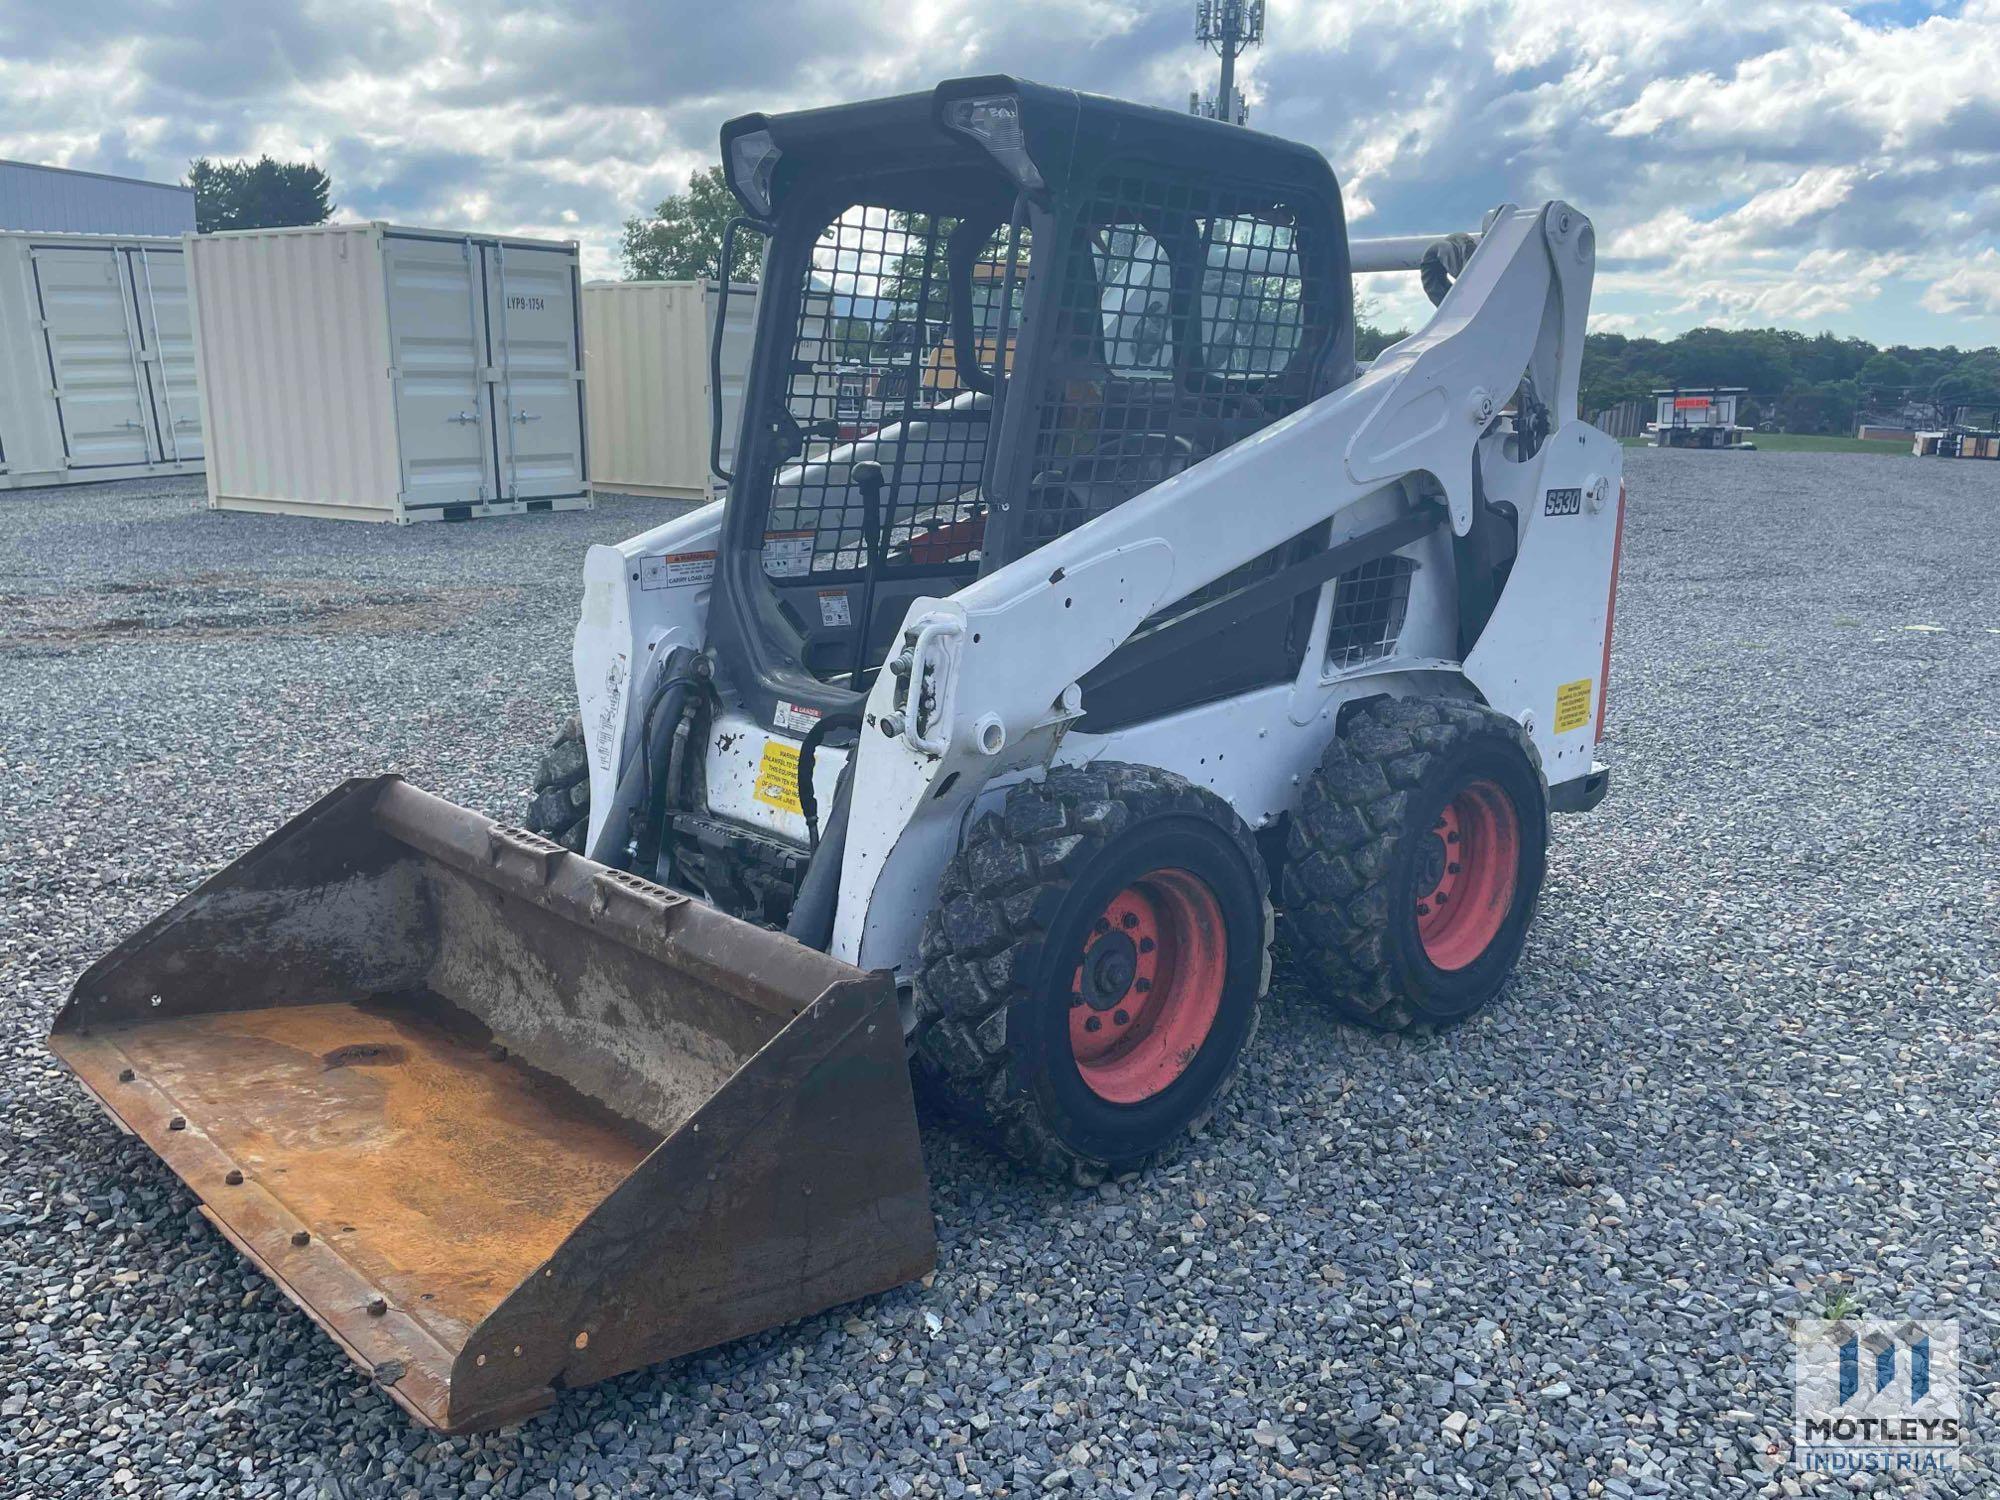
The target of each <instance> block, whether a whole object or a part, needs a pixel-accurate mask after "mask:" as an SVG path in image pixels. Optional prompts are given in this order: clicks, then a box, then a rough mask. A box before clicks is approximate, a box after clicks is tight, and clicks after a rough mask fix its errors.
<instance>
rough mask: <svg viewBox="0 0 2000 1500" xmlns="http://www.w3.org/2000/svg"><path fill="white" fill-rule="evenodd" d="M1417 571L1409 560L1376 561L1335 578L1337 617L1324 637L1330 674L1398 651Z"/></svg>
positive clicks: (1392, 558) (1328, 627)
mask: <svg viewBox="0 0 2000 1500" xmlns="http://www.w3.org/2000/svg"><path fill="white" fill-rule="evenodd" d="M1416 571H1417V565H1416V563H1414V562H1412V561H1411V560H1410V559H1409V558H1407V557H1395V556H1391V557H1378V558H1376V559H1375V560H1374V561H1373V562H1365V563H1363V564H1362V565H1361V566H1360V567H1358V568H1349V569H1348V570H1347V571H1346V572H1345V573H1342V574H1341V575H1340V576H1339V577H1338V578H1336V579H1335V580H1334V590H1333V618H1332V620H1331V621H1330V622H1329V623H1328V626H1327V633H1326V664H1327V667H1328V669H1329V670H1334V671H1337V670H1340V669H1341V668H1344V667H1353V666H1359V665H1360V664H1361V663H1363V662H1370V661H1377V660H1379V659H1380V658H1382V657H1385V656H1389V655H1391V654H1393V653H1394V651H1395V649H1396V642H1397V639H1398V638H1399V637H1400V636H1401V635H1402V633H1403V621H1404V619H1405V618H1406V617H1407V616H1408V614H1409V610H1410V575H1411V574H1413V573H1415V572H1416Z"/></svg>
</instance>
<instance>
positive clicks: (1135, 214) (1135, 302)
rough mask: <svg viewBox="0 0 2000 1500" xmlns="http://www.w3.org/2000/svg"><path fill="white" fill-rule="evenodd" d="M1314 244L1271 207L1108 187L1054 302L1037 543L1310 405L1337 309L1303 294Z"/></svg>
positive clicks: (1085, 221) (1071, 250) (1085, 215)
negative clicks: (1307, 258)
mask: <svg viewBox="0 0 2000 1500" xmlns="http://www.w3.org/2000/svg"><path fill="white" fill-rule="evenodd" d="M1316 250H1317V247H1315V246H1313V245H1312V244H1311V243H1310V240H1309V237H1308V235H1307V234H1306V232H1305V230H1304V228H1303V227H1302V226H1301V224H1300V223H1299V220H1298V218H1297V216H1296V215H1295V214H1294V213H1293V211H1292V210H1291V209H1289V208H1288V207H1287V206H1285V205H1284V204H1282V203H1278V202H1274V201H1272V200H1271V199H1269V198H1268V197H1257V196H1255V195H1247V194H1244V193H1242V192H1239V191H1235V190H1227V189H1221V188H1218V187H1215V186H1213V185H1204V184H1194V183H1188V182H1180V181H1175V180H1174V179H1172V178H1163V177H1158V176H1144V177H1138V176H1123V175H1113V176H1110V177H1107V178H1106V179H1105V180H1104V181H1103V182H1101V183H1100V184H1099V186H1098V190H1097V192H1096V193H1095V194H1094V195H1093V197H1092V199H1091V201H1090V202H1089V203H1088V204H1087V205H1086V206H1085V208H1084V210H1083V212H1082V213H1081V215H1080V216H1079V217H1078V218H1077V220H1076V221H1075V223H1074V228H1073V230H1072V232H1071V233H1070V235H1069V237H1068V244H1067V245H1066V247H1065V252H1064V260H1063V264H1062V266H1061V268H1060V269H1061V275H1060V280H1059V282H1058V284H1057V287H1056V289H1055V306H1054V316H1055V319H1056V331H1055V336H1054V340H1053V346H1052V350H1051V355H1050V358H1049V361H1048V364H1047V366H1046V367H1045V374H1044V383H1043V389H1042V391H1041V393H1040V394H1041V401H1040V416H1039V421H1038V423H1037V428H1036V433H1035V451H1034V465H1033V470H1032V477H1031V478H1030V480H1029V485H1028V495H1027V514H1026V517H1025V521H1026V528H1025V529H1026V532H1027V536H1026V539H1025V540H1026V544H1027V545H1029V546H1034V545H1039V544H1040V543H1043V542H1047V541H1051V540H1053V539H1054V538H1056V537H1058V536H1061V535H1062V534H1063V533H1065V532H1067V531H1071V530H1073V529H1074V528H1076V527H1077V526H1080V525H1082V524H1083V523H1084V522H1085V521H1088V520H1091V519H1094V518H1095V517H1097V516H1100V515H1102V514H1104V513H1105V512H1106V511H1108V510H1110V509H1111V508H1112V507H1113V506H1116V505H1120V504H1122V503H1123V502H1125V501H1126V500H1129V499H1131V498H1132V497H1133V496H1134V495H1136V494H1139V493H1141V492H1142V491H1144V490H1147V489H1150V488H1151V487H1152V486H1153V485H1155V484H1158V483H1159V482H1160V481H1162V480H1164V479H1167V478H1169V477H1171V476H1172V475H1174V474H1178V473H1179V472H1180V471H1181V470H1183V469H1185V468H1187V467H1189V466H1190V465H1192V464H1194V463H1197V462H1199V461H1200V460H1202V459H1204V458H1206V457H1208V456H1209V455H1210V454H1212V453H1216V452H1219V451H1220V450H1222V449H1223V448H1226V447H1228V446H1229V445H1230V444H1232V443H1235V442H1239V441H1241V440H1242V439H1243V438H1245V437H1248V436H1249V435H1250V434H1251V433H1253V432H1256V431H1257V430H1258V429H1260V428H1262V427H1266V426H1268V425H1269V424H1270V423H1272V422H1274V421H1276V420H1277V419H1278V418H1279V417H1282V416H1285V415H1286V414H1288V413H1290V412H1293V411H1296V410H1297V409H1298V408H1299V407H1301V406H1303V405H1304V404H1305V403H1306V402H1307V401H1309V400H1310V399H1312V397H1313V395H1314V394H1315V391H1314V388H1313V382H1314V378H1315V366H1316V364H1317V362H1318V358H1319V355H1320V354H1321V352H1322V351H1323V350H1324V348H1325V347H1326V343H1327V340H1328V337H1329V335H1330V333H1331V332H1332V327H1331V319H1332V318H1333V316H1334V310H1333V308H1331V307H1330V306H1328V305H1327V302H1328V299H1327V298H1325V297H1324V296H1316V295H1309V294H1308V285H1309V279H1308V276H1307V273H1306V268H1305V266H1304V265H1303V264H1302V257H1305V256H1309V255H1311V254H1313V253H1315V252H1316Z"/></svg>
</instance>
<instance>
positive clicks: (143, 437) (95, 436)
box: [29, 246, 156, 469]
mask: <svg viewBox="0 0 2000 1500" xmlns="http://www.w3.org/2000/svg"><path fill="white" fill-rule="evenodd" d="M29 254H30V255H31V257H32V264H33V268H34V282H35V296H36V299H37V300H38V301H39V303H40V305H41V316H42V335H43V347H44V349H45V351H46V353H47V356H48V362H49V384H50V386H51V387H52V388H53V389H54V391H55V397H56V420H57V422H58V423H59V424H60V426H61V428H62V440H63V456H64V458H65V459H66V460H67V461H68V467H69V468H71V469H108V468H116V467H119V466H121V465H127V464H146V463H151V462H152V461H153V458H154V454H155V451H156V450H155V448H154V446H153V441H152V425H153V424H152V417H151V406H152V402H151V400H150V398H149V397H148V396H147V394H146V377H145V369H144V362H143V360H142V358H141V353H140V346H139V329H138V324H137V320H136V318H135V315H134V314H135V309H134V306H133V302H132V289H131V286H130V284H129V283H128V281H127V280H126V277H125V269H124V257H123V256H121V255H120V254H119V253H118V252H117V251H116V250H112V249H108V248H98V247H95V246H93V247H90V248H82V247H76V246H62V247H56V246H39V247H37V248H35V249H33V250H31V251H30V252H29Z"/></svg>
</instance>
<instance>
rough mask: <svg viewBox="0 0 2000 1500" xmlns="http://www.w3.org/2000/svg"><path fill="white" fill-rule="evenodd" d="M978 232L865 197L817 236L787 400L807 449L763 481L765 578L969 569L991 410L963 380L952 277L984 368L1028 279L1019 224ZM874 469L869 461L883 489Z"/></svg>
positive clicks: (990, 365) (1007, 357)
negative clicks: (767, 489)
mask: <svg viewBox="0 0 2000 1500" xmlns="http://www.w3.org/2000/svg"><path fill="white" fill-rule="evenodd" d="M978 233H979V227H978V226H970V225H966V224H964V223H963V221H961V220H959V219H957V218H953V217H948V216H943V215H932V214H925V213H918V212H911V211H908V210H904V209H891V208H885V207H881V206H879V205H874V204H856V205H854V206H852V207H850V208H848V209H846V210H845V211H843V212H842V213H841V214H839V215H838V216H837V217H835V218H834V220H833V221H832V222H831V223H829V224H828V225H827V226H826V228H825V229H824V230H823V231H822V232H821V235H820V239H819V243H818V245H817V246H816V247H815V249H814V252H813V255H812V259H811V262H810V264H809V266H808V268H807V270H806V274H805V284H804V286H803V287H802V288H801V295H800V299H799V311H798V320H797V326H796V330H795V337H794V340H793V354H792V366H791V371H792V373H791V381H790V387H789V392H788V399H787V406H788V408H789V411H790V415H791V417H792V419H793V421H794V422H796V423H797V425H798V427H799V429H800V440H801V445H802V446H801V449H800V451H799V452H798V454H797V456H796V457H795V458H794V459H793V461H792V462H791V463H790V464H788V465H787V466H786V468H785V469H784V470H783V471H782V472H781V473H780V474H779V475H778V477H777V479H776V481H775V482H774V483H773V485H772V491H771V504H770V510H769V513H768V518H767V520H766V522H765V536H764V553H763V561H764V571H765V573H766V574H767V575H768V576H769V577H771V578H773V579H775V580H779V581H783V580H786V579H792V578H808V577H819V576H821V575H841V574H848V573H857V572H860V571H863V570H866V569H870V568H871V567H872V568H875V569H880V570H886V571H891V572H912V573H914V572H923V571H938V572H945V573H964V574H968V575H969V574H970V573H972V572H974V571H976V570H977V568H978V564H979V558H980V555H981V548H982V546H983V543H984V535H985V502H984V500H983V498H982V496H981V493H980V478H981V475H982V474H983V472H984V470H985V466H986V445H987V440H988V436H989V429H990V425H991V417H992V403H991V401H990V399H989V398H988V397H987V396H986V395H985V394H983V393H980V392H976V391H974V390H972V389H971V388H970V387H969V386H968V384H967V382H966V379H965V378H964V376H963V375H962V374H961V371H960V367H959V360H960V354H961V352H960V351H959V350H957V349H956V348H955V346H954V343H953V339H952V334H951V330H952V287H953V275H954V271H956V273H957V275H958V276H959V277H960V278H961V281H960V287H961V291H962V292H967V291H969V295H970V299H971V303H972V310H973V321H974V343H975V345H976V348H975V349H973V350H967V351H963V353H964V355H965V357H967V359H968V360H971V359H976V360H977V361H978V362H979V365H980V366H981V367H982V368H983V369H985V370H987V371H989V372H990V371H992V370H994V369H996V368H1003V369H1004V368H1006V367H1008V366H1009V365H1010V364H1011V354H1012V350H1011V340H1012V331H1013V329H1014V328H1015V327H1016V326H1017V325H1018V322H1019V305H1020V287H1021V285H1022V284H1023V282H1024V280H1025V277H1026V275H1027V245H1026V241H1027V235H1026V233H1025V231H1023V232H1021V233H1020V234H1019V236H1018V238H1017V237H1016V236H1014V235H1010V233H1009V231H1008V230H1007V228H1006V226H1005V225H1002V226H1000V227H999V228H998V229H997V230H993V231H990V232H987V233H986V234H985V237H984V240H983V242H982V243H980V244H978V245H976V246H971V245H968V244H967V243H966V240H967V237H969V236H973V235H976V234H978ZM968 249H969V250H970V251H971V252H972V258H971V260H970V262H969V265H968V264H965V263H962V262H963V260H964V255H965V252H966V251H967V250H968ZM955 262H960V263H957V264H955ZM968 273H969V280H967V279H966V278H968ZM1003 311H1004V312H1005V313H1006V314H1007V315H1006V316H1004V317H1003V315H1002V314H1003ZM1003 341H1005V342H1007V343H1008V344H1009V345H1010V347H1009V348H1008V349H1007V350H1006V352H1005V353H1004V354H1003V353H1002V351H1001V349H1000V344H1001V343H1002V342H1003ZM869 465H879V466H880V482H879V484H877V483H876V482H875V473H874V470H872V469H870V468H869V467H868V466H869Z"/></svg>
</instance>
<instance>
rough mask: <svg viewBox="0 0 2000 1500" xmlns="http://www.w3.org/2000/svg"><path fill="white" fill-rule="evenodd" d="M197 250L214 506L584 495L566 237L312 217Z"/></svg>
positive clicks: (193, 250) (581, 499)
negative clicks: (299, 224)
mask: <svg viewBox="0 0 2000 1500" xmlns="http://www.w3.org/2000/svg"><path fill="white" fill-rule="evenodd" d="M187 248H188V273H189V286H190V288H191V290H192V292H193V296H194V310H195V343H196V358H197V360H198V362H199V365H200V372H201V395H202V409H203V415H204V417H205V419H206V436H207V440H208V453H209V464H208V498H209V504H210V506H211V507H213V508H215V509H218V510H253V511H276V512H281V513H289V514H293V515H308V516H324V517H329V518H336V519H346V520H358V521H394V522H409V521H426V520H448V521H450V520H464V519H468V518H470V517H473V516H490V515H514V514H520V513H522V512H527V511H545V510H573V509H582V508H584V507H587V506H588V505H589V504H590V497H589V493H588V483H589V474H588V468H587V466H586V464H585V462H584V397H583V350H582V337H581V335H582V327H581V317H580V313H579V303H580V300H581V299H580V293H579V286H578V281H579V278H578V274H577V248H576V242H575V241H574V240H564V241H560V242H558V241H549V240H521V239H513V238H503V237H497V236H493V235H481V234H462V233H453V232H450V231H447V230H438V229H402V228H397V227H395V226H393V225H389V224H376V223H370V224H320V225H315V226H313V227H311V228H305V229H249V230H240V231H235V232H232V233H228V234H203V235H195V236H192V237H190V238H189V239H188V241H187Z"/></svg>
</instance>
